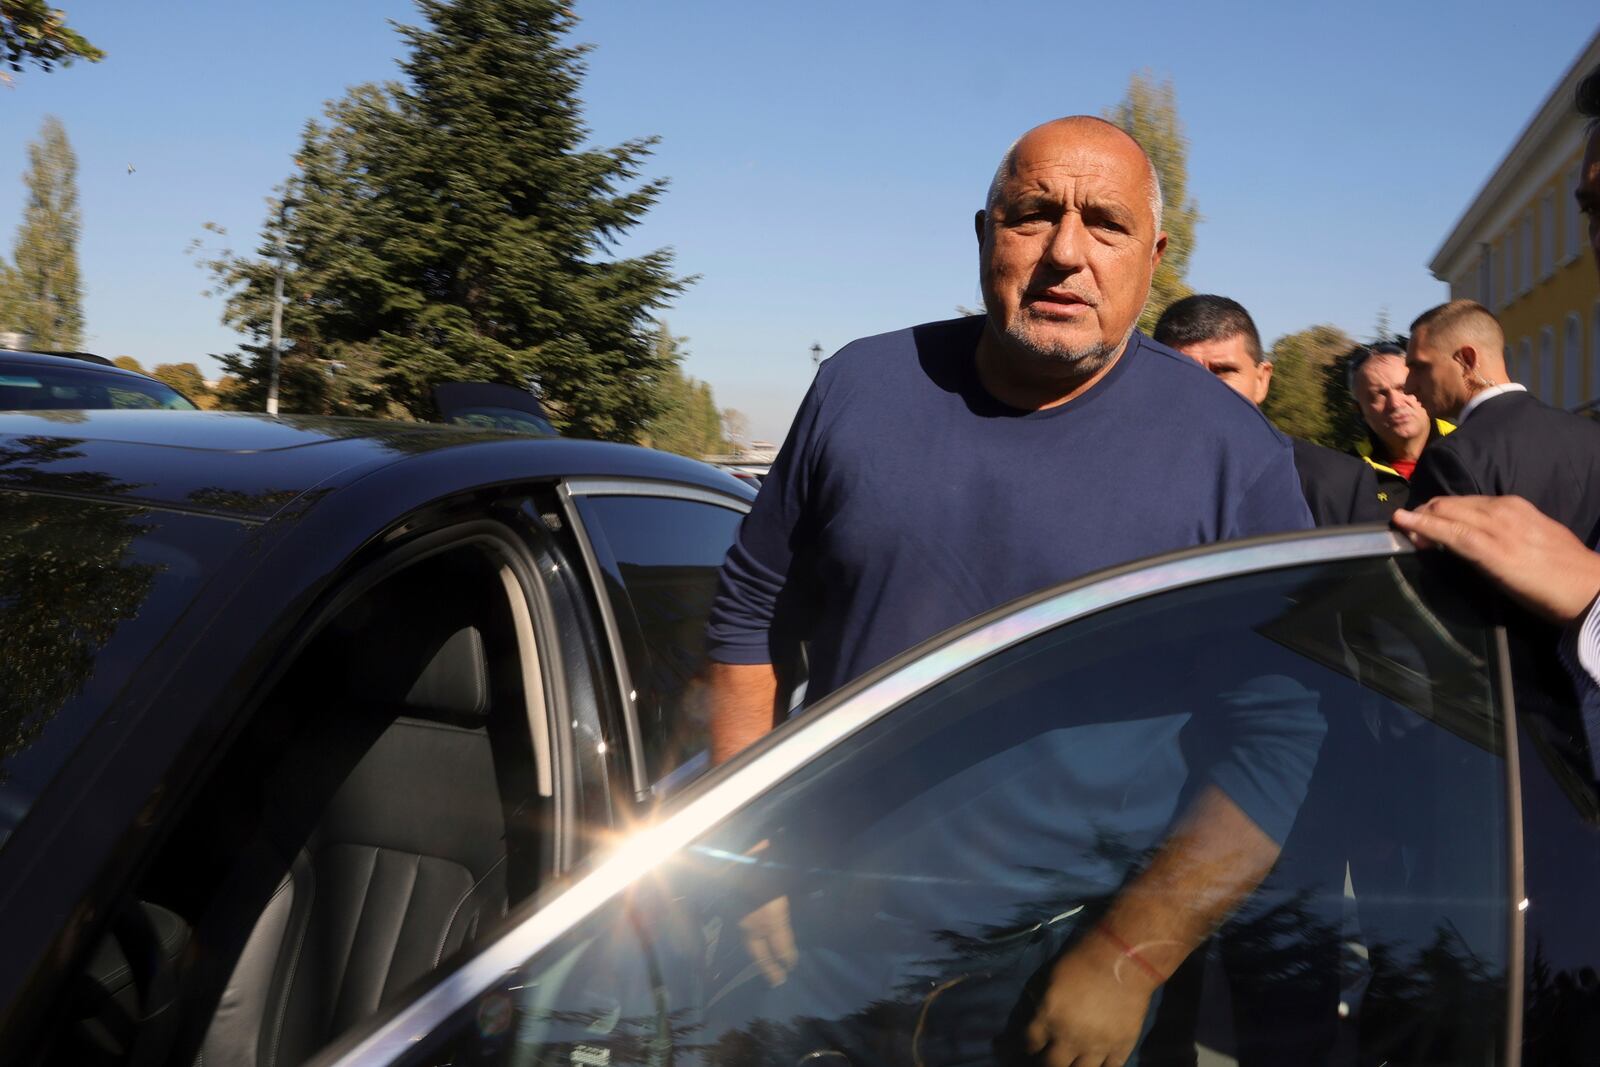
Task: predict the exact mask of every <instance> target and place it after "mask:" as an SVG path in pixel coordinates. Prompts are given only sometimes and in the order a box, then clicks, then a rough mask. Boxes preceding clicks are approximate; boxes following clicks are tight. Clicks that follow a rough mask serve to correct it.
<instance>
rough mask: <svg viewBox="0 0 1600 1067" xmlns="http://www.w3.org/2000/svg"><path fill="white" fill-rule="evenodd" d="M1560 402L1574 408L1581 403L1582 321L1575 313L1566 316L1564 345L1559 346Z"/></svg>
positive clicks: (1582, 398)
mask: <svg viewBox="0 0 1600 1067" xmlns="http://www.w3.org/2000/svg"><path fill="white" fill-rule="evenodd" d="M1561 379H1562V388H1561V394H1562V395H1561V402H1562V404H1563V405H1564V406H1566V407H1569V408H1575V407H1577V406H1578V405H1579V404H1581V403H1583V401H1584V399H1585V398H1584V395H1583V320H1582V319H1580V318H1578V315H1577V312H1573V313H1572V314H1571V315H1568V316H1567V337H1566V343H1565V344H1563V345H1562V346H1561Z"/></svg>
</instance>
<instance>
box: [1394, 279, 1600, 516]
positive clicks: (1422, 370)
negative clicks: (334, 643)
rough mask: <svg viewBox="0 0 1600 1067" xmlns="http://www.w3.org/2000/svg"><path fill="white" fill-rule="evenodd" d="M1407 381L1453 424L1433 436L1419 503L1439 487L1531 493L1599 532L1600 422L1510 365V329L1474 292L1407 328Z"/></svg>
mask: <svg viewBox="0 0 1600 1067" xmlns="http://www.w3.org/2000/svg"><path fill="white" fill-rule="evenodd" d="M1406 366H1407V378H1406V390H1407V392H1409V393H1411V394H1412V395H1413V396H1415V397H1416V398H1417V399H1418V400H1420V401H1422V406H1423V407H1425V408H1427V410H1428V414H1429V415H1430V416H1432V417H1433V418H1436V419H1449V420H1450V421H1452V422H1454V423H1456V424H1457V426H1456V431H1455V432H1454V433H1452V434H1451V435H1450V436H1448V437H1444V438H1441V439H1439V440H1437V441H1434V442H1433V443H1432V444H1430V445H1429V446H1428V448H1427V450H1426V451H1424V452H1423V454H1422V460H1421V462H1419V463H1418V465H1417V471H1416V474H1415V476H1414V477H1413V478H1412V480H1411V501H1410V505H1409V506H1410V507H1411V508H1412V509H1413V510H1414V509H1416V508H1417V507H1419V506H1420V505H1422V504H1423V503H1425V502H1426V501H1427V500H1429V499H1430V498H1432V497H1437V496H1472V495H1489V496H1503V495H1510V494H1514V495H1516V496H1520V497H1523V498H1525V499H1526V500H1528V501H1529V502H1531V503H1532V504H1533V505H1534V506H1535V507H1536V508H1538V509H1539V510H1540V511H1542V512H1544V513H1545V514H1546V515H1548V516H1550V517H1551V518H1553V519H1555V520H1556V521H1557V522H1559V523H1561V524H1562V525H1563V526H1565V527H1566V528H1567V529H1569V530H1571V531H1572V532H1573V534H1575V535H1576V536H1577V537H1578V539H1579V540H1581V541H1582V542H1583V543H1584V544H1586V545H1593V544H1594V543H1595V541H1596V539H1597V538H1600V423H1597V422H1594V421H1592V420H1590V419H1585V418H1582V417H1580V416H1577V415H1573V414H1571V413H1570V412H1567V411H1562V410H1560V409H1558V408H1553V407H1550V406H1549V405H1548V404H1545V403H1543V402H1542V401H1540V400H1539V399H1538V398H1537V397H1535V396H1533V395H1532V394H1531V393H1529V392H1528V391H1527V389H1525V388H1524V387H1522V386H1521V385H1518V384H1517V383H1515V382H1512V381H1511V380H1510V376H1509V375H1508V374H1507V373H1506V361H1505V334H1504V333H1503V332H1502V331H1501V328H1500V323H1499V321H1498V320H1497V319H1496V318H1495V317H1494V314H1493V313H1492V312H1490V311H1489V309H1488V308H1486V307H1484V306H1483V305H1482V304H1479V303H1477V302H1476V301H1473V300H1452V301H1450V302H1449V303H1448V304H1441V305H1439V306H1438V307H1436V308H1433V309H1432V310H1430V311H1427V312H1425V313H1423V315H1422V316H1421V317H1419V318H1418V319H1417V321H1416V322H1415V323H1413V324H1412V327H1411V343H1410V345H1409V346H1408V348H1407V352H1406Z"/></svg>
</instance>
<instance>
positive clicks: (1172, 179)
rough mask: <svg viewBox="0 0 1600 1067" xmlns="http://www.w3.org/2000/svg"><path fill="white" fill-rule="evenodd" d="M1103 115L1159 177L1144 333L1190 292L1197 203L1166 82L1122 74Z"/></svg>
mask: <svg viewBox="0 0 1600 1067" xmlns="http://www.w3.org/2000/svg"><path fill="white" fill-rule="evenodd" d="M1105 117H1106V119H1107V120H1109V121H1111V122H1114V123H1116V124H1117V125H1118V126H1120V127H1122V128H1123V129H1124V130H1126V131H1127V132H1128V133H1129V134H1130V135H1132V137H1133V139H1134V140H1135V141H1138V142H1139V146H1140V147H1141V148H1143V149H1144V151H1145V154H1146V155H1147V156H1149V157H1150V162H1151V163H1152V164H1153V165H1154V166H1155V169H1156V174H1157V175H1159V176H1160V178H1161V191H1162V194H1163V196H1164V197H1165V199H1166V208H1165V211H1164V213H1163V215H1162V229H1164V230H1166V232H1167V251H1166V254H1165V255H1164V256H1163V257H1162V259H1161V264H1160V265H1159V266H1158V267H1156V272H1155V277H1154V278H1153V279H1152V280H1151V283H1150V299H1149V300H1148V301H1146V303H1145V306H1144V311H1143V312H1142V313H1141V314H1140V316H1139V329H1141V330H1144V331H1145V332H1146V333H1148V332H1149V331H1150V330H1152V329H1154V327H1155V324H1156V320H1157V319H1158V318H1160V317H1161V312H1162V311H1164V310H1165V309H1166V308H1167V307H1168V306H1169V305H1170V304H1172V303H1173V302H1174V301H1177V300H1182V299H1183V298H1184V297H1186V296H1188V295H1190V294H1191V293H1192V292H1193V291H1194V290H1192V289H1190V288H1189V285H1188V283H1187V282H1186V281H1185V279H1186V278H1187V277H1188V274H1189V257H1190V256H1191V255H1192V254H1193V252H1194V231H1195V226H1196V225H1197V224H1198V223H1199V221H1200V208H1199V205H1197V204H1196V203H1195V201H1194V198H1193V197H1191V196H1190V195H1189V139H1188V137H1187V136H1186V135H1185V134H1184V132H1183V122H1182V120H1181V119H1179V118H1178V96H1177V93H1176V92H1175V91H1174V90H1173V88H1172V82H1170V81H1164V82H1161V83H1159V84H1157V82H1156V81H1155V80H1154V78H1152V77H1151V75H1150V74H1148V73H1146V72H1139V73H1136V74H1134V75H1133V76H1132V77H1131V78H1130V79H1128V92H1127V94H1126V95H1125V96H1124V97H1123V98H1122V102H1121V103H1119V104H1117V106H1116V107H1114V108H1111V109H1110V110H1109V111H1107V112H1106V114H1105Z"/></svg>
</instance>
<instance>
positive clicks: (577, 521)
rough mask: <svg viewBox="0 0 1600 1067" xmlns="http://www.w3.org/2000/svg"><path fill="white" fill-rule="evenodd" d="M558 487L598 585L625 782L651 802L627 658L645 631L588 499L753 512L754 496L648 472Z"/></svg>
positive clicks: (639, 799)
mask: <svg viewBox="0 0 1600 1067" xmlns="http://www.w3.org/2000/svg"><path fill="white" fill-rule="evenodd" d="M557 492H558V494H559V496H560V498H561V502H562V506H563V507H564V509H565V511H566V517H567V521H568V522H569V523H570V524H571V526H572V530H573V533H574V535H575V536H576V539H577V542H578V548H579V552H580V554H581V555H582V557H583V564H584V568H585V571H586V573H587V574H588V577H589V584H590V586H591V588H592V589H593V590H594V601H595V603H594V611H595V613H596V615H597V616H598V617H599V619H600V625H601V627H602V629H603V630H604V631H605V635H606V640H607V643H608V644H609V646H610V652H611V663H612V672H613V674H614V677H615V680H616V686H617V693H618V694H619V696H620V698H621V700H620V706H619V708H618V716H619V720H620V721H619V723H618V725H619V726H620V727H621V730H620V734H619V736H621V737H622V738H623V739H624V742H625V744H626V746H627V769H626V772H625V773H626V774H627V781H626V786H627V789H628V791H629V793H630V795H631V799H632V801H633V803H634V804H644V803H647V802H649V801H650V800H651V799H652V797H653V795H654V794H653V791H652V788H651V783H650V778H649V774H648V771H647V768H646V766H645V758H644V737H643V731H642V730H641V728H640V725H639V711H638V700H639V690H638V685H639V683H638V681H637V680H636V679H635V678H634V677H633V670H632V668H631V667H630V666H629V663H628V650H629V649H630V648H633V649H643V648H644V647H645V643H644V634H643V632H642V630H641V629H640V627H639V622H638V619H637V616H636V614H635V612H634V611H633V610H632V608H631V604H632V600H631V594H630V592H629V590H628V587H627V585H626V583H624V582H623V581H622V580H621V575H620V572H619V570H618V565H617V560H616V557H615V556H614V555H613V554H612V551H611V546H610V544H609V542H608V541H607V540H606V536H605V531H604V529H602V528H601V526H600V524H599V523H598V522H597V521H595V516H594V514H593V513H592V511H590V510H589V509H588V508H586V507H585V506H584V502H585V501H586V500H589V499H592V498H594V497H608V496H611V497H615V496H626V497H646V498H652V499H656V500H682V501H689V502H691V503H696V504H707V505H710V506H712V507H719V508H725V509H727V510H729V511H734V512H737V513H739V514H740V515H746V514H749V512H750V507H751V501H749V500H747V499H745V498H743V497H739V496H734V495H733V494H731V493H720V492H717V491H715V490H711V489H706V488H703V487H701V486H691V485H683V484H681V483H678V482H666V481H655V480H653V479H648V478H568V479H565V480H563V481H562V482H561V484H560V486H559V488H558V490H557ZM611 583H615V584H616V585H617V586H618V587H619V588H620V589H621V590H622V595H623V596H624V597H627V598H629V601H628V602H629V605H630V610H629V611H627V612H619V611H617V610H616V606H615V604H614V603H613V602H612V600H611V597H610V596H609V595H607V592H606V589H607V586H608V585H609V584H611Z"/></svg>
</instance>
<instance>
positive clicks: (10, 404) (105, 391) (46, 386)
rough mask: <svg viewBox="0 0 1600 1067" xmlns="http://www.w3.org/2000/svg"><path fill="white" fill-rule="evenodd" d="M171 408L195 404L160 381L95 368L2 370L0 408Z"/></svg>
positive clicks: (43, 409)
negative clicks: (78, 369)
mask: <svg viewBox="0 0 1600 1067" xmlns="http://www.w3.org/2000/svg"><path fill="white" fill-rule="evenodd" d="M73 408H80V409H90V410H98V409H105V408H170V409H174V410H184V411H190V410H193V409H194V405H193V404H191V403H189V401H187V400H185V399H184V398H183V397H182V396H181V395H179V394H178V393H177V392H176V391H175V390H173V389H171V388H169V387H168V386H166V385H163V384H162V383H161V382H158V381H144V380H141V379H139V378H136V377H132V376H123V375H117V374H112V373H102V372H99V371H95V370H83V371H74V370H70V369H66V368H55V367H48V368H36V369H35V368H30V369H27V370H20V369H11V368H7V369H5V370H0V410H4V411H50V410H60V409H73Z"/></svg>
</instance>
